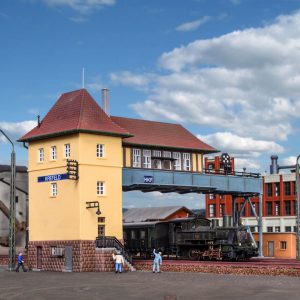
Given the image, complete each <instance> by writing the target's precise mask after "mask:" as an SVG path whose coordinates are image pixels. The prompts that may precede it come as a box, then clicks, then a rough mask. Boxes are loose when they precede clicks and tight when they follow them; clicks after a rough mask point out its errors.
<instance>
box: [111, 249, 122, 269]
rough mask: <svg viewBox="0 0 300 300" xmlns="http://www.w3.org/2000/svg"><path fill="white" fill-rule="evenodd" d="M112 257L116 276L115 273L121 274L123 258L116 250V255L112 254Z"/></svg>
mask: <svg viewBox="0 0 300 300" xmlns="http://www.w3.org/2000/svg"><path fill="white" fill-rule="evenodd" d="M112 257H113V260H114V261H115V271H116V274H117V273H122V267H123V265H124V257H123V255H122V254H121V251H119V250H117V251H116V254H115V253H113V255H112Z"/></svg>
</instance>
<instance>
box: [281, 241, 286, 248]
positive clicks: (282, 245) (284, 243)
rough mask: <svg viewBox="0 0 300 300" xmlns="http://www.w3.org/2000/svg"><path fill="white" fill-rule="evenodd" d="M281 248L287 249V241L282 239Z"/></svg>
mask: <svg viewBox="0 0 300 300" xmlns="http://www.w3.org/2000/svg"><path fill="white" fill-rule="evenodd" d="M280 249H281V250H286V241H281V242H280Z"/></svg>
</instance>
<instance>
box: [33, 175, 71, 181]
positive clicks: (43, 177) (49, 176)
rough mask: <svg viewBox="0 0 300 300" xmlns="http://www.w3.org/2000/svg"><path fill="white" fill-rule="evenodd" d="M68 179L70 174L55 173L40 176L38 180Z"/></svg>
mask: <svg viewBox="0 0 300 300" xmlns="http://www.w3.org/2000/svg"><path fill="white" fill-rule="evenodd" d="M65 179H68V174H67V173H65V174H54V175H47V176H39V177H38V178H37V181H38V182H49V181H59V180H65Z"/></svg>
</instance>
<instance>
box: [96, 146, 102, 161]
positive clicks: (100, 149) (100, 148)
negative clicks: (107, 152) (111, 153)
mask: <svg viewBox="0 0 300 300" xmlns="http://www.w3.org/2000/svg"><path fill="white" fill-rule="evenodd" d="M96 155H97V157H100V158H102V157H104V145H103V144H97V148H96Z"/></svg>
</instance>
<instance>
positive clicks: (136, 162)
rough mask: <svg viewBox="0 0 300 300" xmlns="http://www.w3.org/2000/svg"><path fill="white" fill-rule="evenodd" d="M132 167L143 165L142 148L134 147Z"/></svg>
mask: <svg viewBox="0 0 300 300" xmlns="http://www.w3.org/2000/svg"><path fill="white" fill-rule="evenodd" d="M132 167H133V168H140V167H141V149H132Z"/></svg>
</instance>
